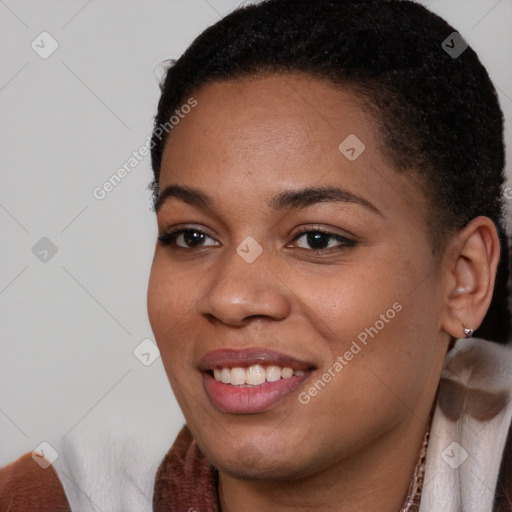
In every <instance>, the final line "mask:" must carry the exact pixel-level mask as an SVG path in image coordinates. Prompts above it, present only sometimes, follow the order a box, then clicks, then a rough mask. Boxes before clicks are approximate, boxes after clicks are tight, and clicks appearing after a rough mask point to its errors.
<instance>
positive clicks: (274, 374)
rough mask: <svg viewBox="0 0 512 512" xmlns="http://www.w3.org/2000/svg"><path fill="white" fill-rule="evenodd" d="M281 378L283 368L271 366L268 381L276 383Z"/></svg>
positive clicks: (268, 370)
mask: <svg viewBox="0 0 512 512" xmlns="http://www.w3.org/2000/svg"><path fill="white" fill-rule="evenodd" d="M280 378H281V367H280V366H269V367H268V368H267V380H268V381H269V382H274V381H276V380H279V379H280Z"/></svg>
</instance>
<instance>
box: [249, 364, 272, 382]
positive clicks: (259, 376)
mask: <svg viewBox="0 0 512 512" xmlns="http://www.w3.org/2000/svg"><path fill="white" fill-rule="evenodd" d="M266 378H267V374H266V372H265V368H263V366H261V365H260V364H255V365H254V366H249V368H247V370H245V384H252V385H253V386H259V385H260V384H263V383H264V382H265V379H266Z"/></svg>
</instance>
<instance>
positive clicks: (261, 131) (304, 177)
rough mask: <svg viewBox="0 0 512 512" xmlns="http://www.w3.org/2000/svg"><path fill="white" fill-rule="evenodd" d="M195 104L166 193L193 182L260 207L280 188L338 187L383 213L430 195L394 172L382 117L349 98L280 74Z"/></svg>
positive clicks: (209, 91) (172, 151) (177, 142)
mask: <svg viewBox="0 0 512 512" xmlns="http://www.w3.org/2000/svg"><path fill="white" fill-rule="evenodd" d="M193 97H194V98H195V99H196V101H197V106H196V107H194V109H192V111H191V112H190V113H189V114H187V115H186V116H184V118H183V119H182V120H181V121H180V123H179V124H178V125H177V126H175V128H174V129H173V130H172V132H171V134H170V136H169V137H168V140H167V143H166V147H165V150H164V155H163V162H162V169H161V175H160V190H163V188H164V187H165V186H166V185H167V184H169V183H180V184H191V185H192V184H193V185H195V186H199V187H204V188H209V189H210V191H211V193H212V194H213V195H217V196H218V197H219V199H220V198H221V196H223V195H224V196H229V195H232V194H237V196H238V197H241V195H244V194H245V195H246V196H247V197H246V198H247V199H248V200H253V201H254V199H255V197H259V195H260V194H261V196H262V197H263V196H265V197H269V196H270V195H272V196H273V195H275V193H276V192H278V191H279V190H281V189H283V188H299V187H301V186H312V185H319V186H320V185H333V186H340V185H341V186H343V187H344V188H346V189H348V190H351V191H353V192H362V193H364V195H365V196H366V197H367V198H368V200H370V201H372V202H374V204H375V202H376V203H379V205H380V207H379V209H381V207H382V208H383V209H384V210H386V209H389V208H390V207H393V206H397V201H398V204H399V205H400V206H401V207H402V210H407V208H410V209H411V208H412V209H413V210H414V211H418V209H420V210H421V208H420V206H421V203H423V202H424V201H423V199H424V198H423V194H422V193H421V191H420V190H418V188H417V186H416V185H415V184H414V183H413V181H412V180H409V179H407V177H406V176H405V175H403V174H399V173H397V172H396V171H395V170H394V169H393V168H392V166H391V165H390V163H389V162H388V160H387V158H385V156H384V154H383V152H382V150H381V146H380V140H379V137H378V135H377V129H376V122H375V119H374V118H373V117H372V116H371V115H370V114H369V113H367V112H366V111H365V110H363V108H362V103H361V100H360V99H359V98H358V97H357V96H356V95H355V94H354V93H352V92H351V91H349V90H343V89H341V88H339V87H338V86H335V85H334V84H332V83H330V82H327V81H323V80H318V79H315V78H312V77H310V76H308V75H304V74H283V75H270V76H257V77H245V78H243V79H238V80H234V81H229V82H228V81H225V82H218V83H212V84H209V85H207V86H205V87H203V88H202V89H200V90H199V91H197V92H196V93H195V94H193ZM185 101H186V100H185ZM402 213H403V212H402ZM422 213H423V212H422Z"/></svg>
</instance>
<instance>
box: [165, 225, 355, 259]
mask: <svg viewBox="0 0 512 512" xmlns="http://www.w3.org/2000/svg"><path fill="white" fill-rule="evenodd" d="M184 233H199V234H202V235H205V236H207V237H209V238H212V237H210V235H208V234H207V233H205V232H204V231H202V230H201V229H196V228H194V227H189V228H180V229H177V230H175V231H170V232H167V233H163V234H161V235H160V236H159V237H158V241H159V242H160V243H161V244H162V245H164V246H170V247H172V249H174V250H178V249H185V250H192V249H197V248H199V249H200V248H201V247H202V246H200V245H198V246H197V247H188V248H185V247H181V246H179V245H176V239H177V238H178V236H180V235H182V234H184ZM312 233H314V234H322V235H325V236H326V237H328V238H330V239H334V240H337V241H338V242H340V244H339V245H337V246H336V247H329V248H324V249H309V250H308V249H306V250H307V251H308V252H312V253H314V254H325V253H329V252H333V250H334V251H339V250H343V249H347V248H350V247H354V246H356V245H357V242H356V241H355V240H353V239H351V238H347V237H344V236H341V235H338V234H336V233H332V232H330V231H326V230H324V229H319V228H316V229H311V228H309V229H304V230H302V231H300V232H299V233H297V234H296V235H295V237H294V239H293V240H292V241H295V240H298V239H299V238H300V237H301V236H303V235H305V234H312ZM212 240H213V238H212ZM327 243H329V242H327ZM207 247H210V246H207Z"/></svg>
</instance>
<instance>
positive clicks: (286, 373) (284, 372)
mask: <svg viewBox="0 0 512 512" xmlns="http://www.w3.org/2000/svg"><path fill="white" fill-rule="evenodd" d="M292 375H293V368H290V367H289V366H287V367H286V368H283V369H282V370H281V377H283V379H288V378H290V377H291V376H292Z"/></svg>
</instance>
